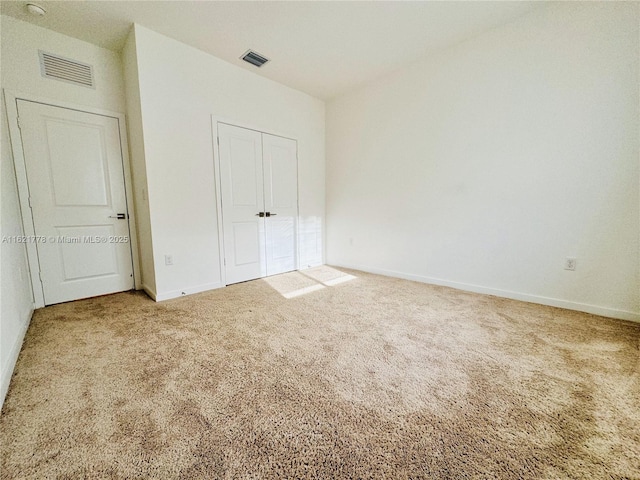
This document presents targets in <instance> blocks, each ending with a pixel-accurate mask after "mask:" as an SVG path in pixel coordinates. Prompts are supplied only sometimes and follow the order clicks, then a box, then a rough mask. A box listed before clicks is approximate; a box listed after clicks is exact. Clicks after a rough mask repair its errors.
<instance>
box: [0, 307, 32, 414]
mask: <svg viewBox="0 0 640 480" xmlns="http://www.w3.org/2000/svg"><path fill="white" fill-rule="evenodd" d="M32 317H33V307H31V308H30V309H29V312H28V314H27V315H26V318H25V319H24V321H23V325H22V328H21V329H20V332H19V333H18V336H17V337H16V340H15V342H14V343H13V345H12V347H11V351H10V352H9V359H8V361H7V364H6V365H4V366H3V368H2V379H1V380H0V399H2V401H1V402H0V408H2V405H4V400H5V398H6V397H7V392H8V391H9V384H10V383H11V377H12V376H13V370H14V369H15V368H16V362H17V361H18V356H19V355H20V350H22V343H23V342H24V337H25V335H26V334H27V330H29V325H30V324H31V318H32Z"/></svg>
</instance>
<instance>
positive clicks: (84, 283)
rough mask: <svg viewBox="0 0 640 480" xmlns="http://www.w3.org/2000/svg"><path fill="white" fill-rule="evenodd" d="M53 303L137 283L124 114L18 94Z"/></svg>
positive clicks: (46, 285)
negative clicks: (127, 189)
mask: <svg viewBox="0 0 640 480" xmlns="http://www.w3.org/2000/svg"><path fill="white" fill-rule="evenodd" d="M18 115H19V123H20V132H21V135H22V145H23V150H24V157H25V164H26V169H27V179H28V183H29V194H30V203H31V208H32V213H33V222H34V229H35V233H36V236H37V239H36V240H37V251H38V260H39V267H40V278H41V281H42V286H43V291H44V299H45V303H46V304H47V305H51V304H54V303H60V302H66V301H69V300H77V299H80V298H86V297H92V296H96V295H104V294H107V293H113V292H120V291H124V290H129V289H132V288H133V286H134V284H133V266H132V261H131V246H130V245H131V244H130V238H129V220H128V214H127V201H126V196H125V188H124V175H123V165H122V152H121V150H120V130H119V124H118V120H117V119H116V118H112V117H106V116H103V115H94V114H90V113H86V112H79V111H76V110H69V109H66V108H60V107H53V106H50V105H44V104H40V103H34V102H28V101H23V100H20V101H18Z"/></svg>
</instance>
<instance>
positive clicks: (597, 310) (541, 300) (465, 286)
mask: <svg viewBox="0 0 640 480" xmlns="http://www.w3.org/2000/svg"><path fill="white" fill-rule="evenodd" d="M333 265H335V266H336V267H343V268H351V269H353V270H361V271H363V272H369V273H375V274H378V275H385V276H388V277H396V278H403V279H405V280H413V281H415V282H421V283H429V284H432V285H441V286H444V287H452V288H457V289H458V290H465V291H467V292H474V293H484V294H486V295H495V296H496V297H503V298H510V299H512V300H520V301H523V302H530V303H538V304H541V305H548V306H551V307H559V308H566V309H568V310H577V311H579V312H586V313H592V314H594V315H601V316H603V317H610V318H617V319H620V320H630V321H632V322H640V312H631V311H627V310H618V309H615V308H609V307H601V306H598V305H590V304H587V303H579V302H572V301H570V300H561V299H559V298H551V297H543V296H540V295H530V294H528V293H520V292H512V291H510V290H501V289H497V288H491V287H483V286H481V285H473V284H469V283H460V282H454V281H451V280H442V279H440V278H433V277H425V276H422V275H413V274H410V273H403V272H395V271H392V270H384V269H381V268H374V267H367V266H363V265H349V264H346V263H337V264H333Z"/></svg>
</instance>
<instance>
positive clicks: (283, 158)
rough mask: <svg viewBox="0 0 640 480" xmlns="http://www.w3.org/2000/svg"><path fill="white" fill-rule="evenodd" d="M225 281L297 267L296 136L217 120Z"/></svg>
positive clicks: (243, 279) (285, 270)
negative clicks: (283, 136) (275, 133)
mask: <svg viewBox="0 0 640 480" xmlns="http://www.w3.org/2000/svg"><path fill="white" fill-rule="evenodd" d="M218 141H219V152H220V154H219V157H220V180H221V182H220V183H221V188H220V191H221V196H222V218H223V221H222V224H223V239H224V255H225V273H226V283H227V284H232V283H237V282H243V281H246V280H252V279H255V278H261V277H265V276H267V275H275V274H277V273H283V272H289V271H291V270H295V269H296V268H297V228H298V168H297V165H298V161H297V145H296V142H295V140H290V139H287V138H282V137H277V136H274V135H268V134H264V133H261V132H258V131H255V130H248V129H246V128H241V127H236V126H232V125H227V124H223V123H219V124H218Z"/></svg>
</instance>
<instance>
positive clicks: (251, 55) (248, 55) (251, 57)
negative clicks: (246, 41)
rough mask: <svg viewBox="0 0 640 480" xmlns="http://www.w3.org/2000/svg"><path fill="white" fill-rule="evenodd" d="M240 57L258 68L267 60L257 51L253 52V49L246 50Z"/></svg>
mask: <svg viewBox="0 0 640 480" xmlns="http://www.w3.org/2000/svg"><path fill="white" fill-rule="evenodd" d="M240 58H241V59H242V60H244V61H245V62H249V63H250V64H251V65H255V66H256V67H258V68H260V67H261V66H263V65H264V64H265V63H267V62H268V61H269V59H268V58H266V57H263V56H262V55H260V54H259V53H256V52H254V51H253V50H247V51H246V52H245V53H244V55H242V56H241V57H240Z"/></svg>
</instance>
